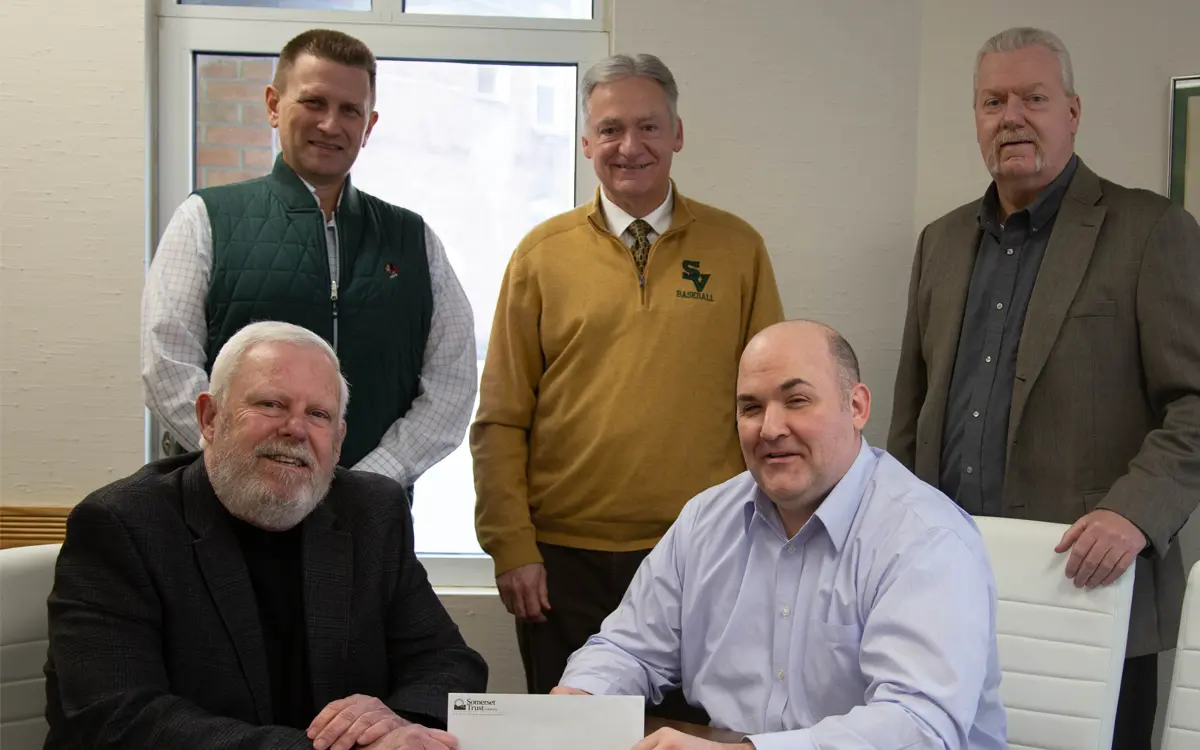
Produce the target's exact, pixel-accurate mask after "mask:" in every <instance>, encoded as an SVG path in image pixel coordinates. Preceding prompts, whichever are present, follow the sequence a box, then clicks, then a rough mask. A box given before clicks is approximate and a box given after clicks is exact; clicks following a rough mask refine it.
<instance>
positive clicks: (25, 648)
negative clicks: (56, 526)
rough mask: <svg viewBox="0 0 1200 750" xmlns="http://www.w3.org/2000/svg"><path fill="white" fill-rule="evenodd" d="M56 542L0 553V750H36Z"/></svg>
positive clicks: (41, 727)
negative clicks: (48, 605)
mask: <svg viewBox="0 0 1200 750" xmlns="http://www.w3.org/2000/svg"><path fill="white" fill-rule="evenodd" d="M58 549H59V545H57V544H43V545H38V546H33V547H13V548H10V549H4V550H0V747H2V748H4V750H41V747H42V743H43V741H44V740H45V738H46V732H47V730H48V729H49V728H48V727H47V726H46V718H45V712H46V678H45V676H44V675H43V673H42V667H43V666H44V665H45V664H46V646H47V635H46V597H47V595H49V593H50V587H51V586H52V585H53V583H54V562H55V560H57V559H58Z"/></svg>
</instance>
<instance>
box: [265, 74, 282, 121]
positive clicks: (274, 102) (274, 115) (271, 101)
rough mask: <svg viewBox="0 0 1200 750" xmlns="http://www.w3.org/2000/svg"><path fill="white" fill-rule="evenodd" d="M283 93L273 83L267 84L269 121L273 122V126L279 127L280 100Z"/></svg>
mask: <svg viewBox="0 0 1200 750" xmlns="http://www.w3.org/2000/svg"><path fill="white" fill-rule="evenodd" d="M282 96H283V95H282V94H281V93H280V92H279V90H278V89H276V88H275V87H274V86H273V85H272V86H267V94H266V100H267V122H269V123H271V127H273V128H277V127H279V100H280V98H282Z"/></svg>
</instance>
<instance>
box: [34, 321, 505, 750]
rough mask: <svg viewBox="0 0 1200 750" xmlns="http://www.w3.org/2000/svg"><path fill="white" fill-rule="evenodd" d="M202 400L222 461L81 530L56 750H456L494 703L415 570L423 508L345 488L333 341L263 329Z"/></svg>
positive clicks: (71, 565) (159, 469) (62, 588)
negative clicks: (459, 703)
mask: <svg viewBox="0 0 1200 750" xmlns="http://www.w3.org/2000/svg"><path fill="white" fill-rule="evenodd" d="M211 388H212V391H211V392H210V393H203V394H201V395H200V397H199V398H198V399H197V400H196V415H197V417H198V420H199V423H200V426H201V430H202V433H203V436H204V440H205V445H206V447H205V449H204V451H203V452H201V453H191V454H188V455H183V456H176V457H172V458H168V459H165V460H162V461H157V462H155V463H151V464H149V465H148V466H146V467H144V468H143V469H141V470H140V471H138V472H137V473H136V474H134V475H133V476H131V477H127V478H125V479H121V480H119V481H117V482H114V483H112V484H110V485H108V486H107V487H104V488H102V489H100V490H97V491H96V492H93V493H92V494H91V495H89V496H88V497H87V498H86V499H84V501H83V502H81V503H80V504H79V505H78V506H77V507H76V508H75V509H74V510H73V511H72V512H71V515H70V517H69V518H68V520H67V531H66V539H65V541H64V543H63V547H62V551H61V553H60V554H59V558H58V565H57V569H56V571H55V580H54V589H53V591H52V592H51V594H50V598H49V617H50V648H49V660H48V662H47V664H46V678H47V679H46V697H47V709H46V716H47V720H48V721H49V724H50V734H49V737H48V738H47V740H46V745H45V746H46V747H47V748H120V749H121V750H135V749H136V748H180V749H181V750H186V749H187V748H211V749H219V748H316V750H328V749H329V748H333V749H334V750H349V749H350V748H355V747H369V748H373V749H374V750H390V749H392V748H412V749H413V750H417V749H418V748H420V749H422V750H446V748H449V749H450V750H453V749H454V748H455V747H456V746H457V743H456V741H455V739H454V738H453V737H452V736H451V735H449V734H447V733H446V732H444V731H442V729H444V727H445V721H446V702H447V700H446V699H447V694H448V693H450V692H454V691H463V692H480V691H483V690H485V689H486V687H487V666H486V665H485V664H484V662H483V660H482V659H481V658H480V656H479V655H478V654H477V653H475V652H474V651H472V650H471V649H470V648H468V647H467V645H466V644H465V643H464V641H463V639H462V636H461V635H460V634H459V631H458V628H457V627H456V626H455V624H454V622H453V621H452V620H451V619H450V617H449V616H448V615H447V614H446V611H445V610H444V609H443V608H442V605H441V603H440V602H439V601H438V598H437V597H436V596H435V595H434V593H433V589H432V588H431V587H430V585H429V581H428V580H427V579H426V577H425V571H424V569H423V568H422V567H421V564H420V563H419V562H418V561H417V558H416V556H415V554H414V551H413V531H412V522H411V518H410V515H409V509H408V502H407V501H406V499H405V495H404V490H403V489H402V488H401V486H400V485H399V484H397V483H396V482H394V481H393V480H391V479H388V478H386V477H383V476H381V475H378V474H369V473H364V472H355V471H347V470H345V469H342V468H337V467H336V464H337V461H338V453H339V449H340V447H341V441H342V438H343V436H344V435H345V432H346V424H345V422H344V420H343V417H344V415H345V412H346V403H347V400H348V397H349V389H348V387H347V384H346V382H345V380H344V378H342V376H341V373H340V370H339V364H338V360H337V355H336V354H335V353H334V352H333V350H332V349H331V348H330V347H329V345H328V344H327V343H326V342H325V341H324V340H323V339H321V338H320V337H319V336H317V335H316V334H314V333H312V332H310V331H307V330H305V329H303V328H299V327H297V326H293V325H290V324H286V323H276V322H266V323H254V324H251V325H248V326H246V327H245V328H243V329H241V330H240V331H239V332H238V333H237V334H235V335H234V336H233V337H232V338H231V339H230V340H229V341H228V342H227V343H226V344H225V346H224V347H222V349H221V351H220V353H219V354H218V356H217V358H216V360H215V361H214V363H213V369H212V378H211Z"/></svg>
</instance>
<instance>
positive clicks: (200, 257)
mask: <svg viewBox="0 0 1200 750" xmlns="http://www.w3.org/2000/svg"><path fill="white" fill-rule="evenodd" d="M332 226H333V224H332V222H331V223H330V227H332ZM329 236H330V239H331V242H329V265H330V272H331V273H332V274H333V276H332V278H334V279H336V278H337V270H338V259H337V254H338V249H337V236H336V232H335V231H333V230H332V229H331V230H330V231H329ZM425 249H426V253H427V255H428V257H429V277H430V282H431V284H432V286H433V317H432V320H431V323H430V327H429V339H428V341H427V342H426V344H425V361H424V364H423V365H422V367H421V376H420V384H419V389H418V390H419V394H418V396H417V399H416V400H415V401H413V404H412V407H411V408H410V409H409V411H408V413H407V414H405V415H404V416H403V417H401V418H400V419H397V420H396V421H395V422H394V423H393V424H392V426H391V427H390V428H388V431H387V432H386V433H385V434H384V436H383V439H382V440H380V441H379V445H378V446H377V447H376V448H375V449H374V450H373V451H371V452H370V453H368V454H367V455H366V456H365V457H363V459H362V460H361V461H359V462H358V463H357V464H355V465H354V467H353V468H355V469H358V470H362V471H372V472H375V473H377V474H383V475H385V476H389V477H392V478H393V479H395V480H397V481H399V482H401V483H402V484H404V485H406V486H411V485H412V484H413V483H415V482H416V480H417V478H418V477H420V476H421V474H422V473H423V472H424V471H425V470H427V469H428V468H429V467H431V466H433V465H434V464H435V463H437V462H438V461H440V460H442V459H443V458H445V457H446V456H447V455H449V454H450V452H451V451H453V450H454V449H455V448H457V447H458V445H459V444H460V443H461V442H462V439H463V436H464V435H465V434H466V429H467V424H468V423H469V422H470V420H471V410H472V409H473V408H474V403H475V391H476V389H477V387H478V378H477V375H476V368H477V365H476V353H475V326H474V319H473V315H472V313H471V304H470V302H468V301H467V295H466V293H465V292H463V289H462V285H461V284H459V281H458V277H457V276H456V275H455V274H454V269H453V268H451V266H450V261H449V260H448V259H447V258H446V250H445V248H444V247H442V242H441V240H439V239H438V237H437V235H436V234H434V233H433V230H432V229H430V228H429V225H428V224H427V225H426V226H425ZM211 273H212V229H211V226H210V224H209V220H208V210H207V208H206V207H205V205H204V201H203V199H201V198H200V197H199V196H197V195H193V196H190V197H189V198H188V199H187V200H186V201H184V202H183V204H182V205H181V206H180V207H179V208H178V209H177V210H176V211H175V216H174V217H172V219H171V223H170V224H169V225H168V226H167V229H166V231H165V232H164V233H163V237H162V241H161V242H159V245H158V251H157V252H156V253H155V255H154V261H153V262H152V263H151V264H150V273H149V276H148V277H147V278H146V289H145V292H144V293H143V295H142V384H143V386H144V388H145V397H146V406H147V407H149V409H150V411H151V413H153V414H154V415H155V416H156V417H158V419H159V420H161V421H162V423H163V425H164V426H165V427H166V429H167V430H168V431H169V432H170V433H171V434H172V435H173V436H174V437H175V439H176V440H177V441H178V442H179V444H180V445H182V446H183V447H184V448H186V449H188V450H197V449H198V448H199V447H200V426H199V425H198V424H197V422H196V411H195V402H196V397H197V396H199V395H200V394H201V393H203V392H204V391H206V390H208V376H207V375H206V374H205V371H204V365H205V363H206V362H207V361H208V357H207V355H206V353H205V351H204V344H205V341H206V340H207V336H208V325H207V321H206V318H205V314H204V299H205V296H206V295H207V294H208V285H209V280H210V276H211ZM380 324H381V325H386V321H381V322H380ZM353 385H354V384H353V383H351V387H353Z"/></svg>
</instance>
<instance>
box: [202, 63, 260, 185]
mask: <svg viewBox="0 0 1200 750" xmlns="http://www.w3.org/2000/svg"><path fill="white" fill-rule="evenodd" d="M275 59H276V58H275V57H274V56H269V57H268V56H262V57H255V56H251V55H196V67H195V70H196V88H195V92H196V110H195V111H196V131H195V132H196V151H195V157H196V164H195V169H194V170H193V172H194V174H195V183H196V184H195V187H197V188H202V187H212V186H214V185H225V184H227V183H230V182H238V181H239V180H248V179H250V178H251V177H260V176H262V175H264V174H266V173H267V172H270V171H271V165H272V164H273V163H274V161H275V153H276V150H277V148H278V146H277V143H276V139H275V131H274V130H272V129H271V126H270V125H269V124H268V123H267V108H266V104H265V99H266V89H267V85H268V84H270V83H271V77H272V76H274V75H275Z"/></svg>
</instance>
